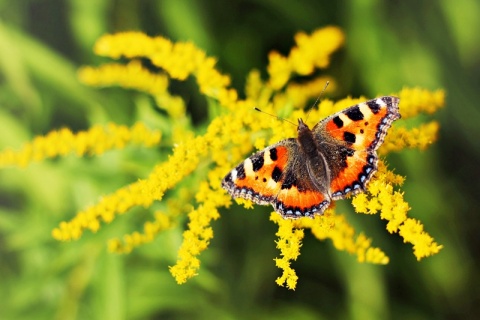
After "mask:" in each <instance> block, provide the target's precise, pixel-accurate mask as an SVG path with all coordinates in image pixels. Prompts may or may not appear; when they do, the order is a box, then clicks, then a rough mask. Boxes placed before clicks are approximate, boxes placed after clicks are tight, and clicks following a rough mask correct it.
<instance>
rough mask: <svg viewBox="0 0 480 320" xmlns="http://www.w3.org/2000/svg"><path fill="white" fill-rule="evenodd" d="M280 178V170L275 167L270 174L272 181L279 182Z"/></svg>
mask: <svg viewBox="0 0 480 320" xmlns="http://www.w3.org/2000/svg"><path fill="white" fill-rule="evenodd" d="M281 177H282V169H280V168H279V167H275V168H274V169H273V172H272V179H273V181H275V182H278V181H280V178H281ZM282 187H283V186H282Z"/></svg>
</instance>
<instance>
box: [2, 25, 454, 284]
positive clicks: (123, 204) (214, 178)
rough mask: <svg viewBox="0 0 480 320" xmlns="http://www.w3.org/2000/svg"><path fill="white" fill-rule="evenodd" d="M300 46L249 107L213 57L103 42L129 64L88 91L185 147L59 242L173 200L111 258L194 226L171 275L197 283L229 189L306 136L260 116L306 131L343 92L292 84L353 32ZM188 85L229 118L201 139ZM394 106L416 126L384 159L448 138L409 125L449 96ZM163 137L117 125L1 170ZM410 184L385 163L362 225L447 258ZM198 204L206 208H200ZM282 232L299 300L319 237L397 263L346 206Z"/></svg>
mask: <svg viewBox="0 0 480 320" xmlns="http://www.w3.org/2000/svg"><path fill="white" fill-rule="evenodd" d="M295 42H296V45H295V46H294V47H293V48H292V49H291V50H290V53H289V54H288V55H287V56H282V55H281V54H279V53H277V52H271V53H270V54H269V57H268V58H269V65H268V66H267V72H268V75H269V78H268V79H266V80H263V79H262V78H261V76H260V72H259V71H257V70H253V71H252V72H250V74H249V75H248V77H247V83H246V89H245V96H246V98H245V99H240V98H239V96H238V94H237V92H236V91H235V90H234V89H232V88H230V87H229V86H230V77H229V76H228V75H225V74H222V73H221V72H219V71H218V70H217V69H216V59H214V58H212V57H208V56H207V55H206V54H205V52H204V51H202V50H200V49H198V48H197V47H195V45H193V44H192V43H189V42H177V43H173V42H171V41H170V40H168V39H165V38H163V37H149V36H147V35H145V34H143V33H139V32H125V33H118V34H113V35H106V36H103V37H102V38H100V39H99V40H98V42H97V44H96V45H95V52H96V53H97V54H99V55H103V56H106V57H110V58H112V59H119V58H125V59H127V60H128V61H127V62H126V63H125V64H123V63H119V62H117V63H108V64H104V65H101V66H99V67H84V68H82V69H81V70H80V71H79V77H80V79H81V81H83V82H84V83H86V84H88V85H92V86H112V85H115V86H120V87H123V88H129V89H135V90H138V91H140V92H144V93H146V94H149V95H151V96H152V97H153V98H154V99H155V101H156V102H157V104H158V107H159V108H162V109H164V110H165V111H166V112H167V114H168V117H169V118H170V119H172V121H171V122H172V125H171V126H172V128H171V130H170V131H169V132H168V133H164V134H165V135H166V136H168V137H170V135H171V140H172V141H173V142H174V147H173V150H172V153H171V155H170V156H169V157H168V159H167V160H165V161H163V162H161V163H159V164H157V165H156V166H155V167H154V168H153V169H152V171H151V173H150V174H149V175H148V176H147V177H144V178H143V179H140V180H139V181H137V182H134V183H132V184H130V185H128V186H125V187H123V188H120V189H118V190H116V191H115V192H113V193H111V194H109V195H105V196H103V197H102V198H101V199H100V200H99V201H98V203H96V204H94V205H92V206H90V207H88V208H86V209H84V210H82V211H80V212H79V213H78V214H77V215H76V216H75V217H74V218H72V219H71V220H70V221H67V222H62V223H60V225H59V226H58V227H57V228H55V229H54V230H53V232H52V234H53V237H54V238H55V239H58V240H62V241H68V240H74V239H78V238H80V237H81V236H82V234H83V233H84V232H85V231H86V230H90V231H92V232H97V231H98V230H99V229H101V227H102V224H103V223H109V222H111V221H113V220H114V219H117V218H118V216H119V215H121V214H125V213H127V212H128V211H129V210H130V209H131V208H133V207H136V206H142V207H144V208H149V207H150V206H151V204H152V203H153V202H154V201H160V200H163V202H162V204H163V207H162V209H161V210H159V211H156V212H155V213H154V217H153V219H152V220H151V221H147V222H145V223H144V226H143V230H142V232H139V231H134V232H132V233H131V234H128V235H125V236H123V239H121V240H120V239H112V240H111V241H110V242H109V249H110V250H111V251H113V252H118V253H129V252H131V251H132V250H133V249H134V248H135V247H137V246H140V245H143V244H146V243H149V242H151V241H153V240H154V239H155V237H156V236H157V235H158V234H159V233H160V232H162V231H164V230H167V229H169V228H172V227H179V225H181V224H179V223H178V222H179V221H182V219H184V218H185V217H188V225H187V229H186V230H185V231H184V232H183V242H182V244H181V245H180V248H179V252H178V259H177V263H176V264H175V265H174V266H171V267H170V272H171V274H172V275H173V277H174V278H175V279H176V281H177V282H178V283H184V282H186V281H187V280H188V279H190V278H191V277H193V276H195V275H197V274H198V272H199V268H200V258H199V256H200V254H201V253H202V252H203V251H204V250H206V249H207V248H208V245H209V243H210V241H211V239H212V238H213V235H214V232H213V229H212V227H211V222H212V221H213V220H215V219H218V218H219V217H220V214H219V210H218V209H219V208H222V207H229V206H230V205H231V204H232V199H231V198H230V197H229V196H228V195H227V194H226V192H225V191H224V190H223V189H221V187H220V185H221V180H222V178H223V177H224V176H225V174H226V173H227V172H229V170H231V168H232V167H233V166H234V165H236V164H237V163H239V162H240V161H242V160H243V159H244V158H245V157H246V156H248V155H250V154H251V153H252V151H253V150H255V149H261V148H264V147H265V146H266V145H268V144H270V143H275V142H278V141H279V140H281V139H285V138H290V137H294V136H295V135H296V126H295V125H292V124H291V123H289V122H287V121H282V122H281V121H278V120H277V119H275V118H274V117H268V116H258V114H257V113H255V112H254V111H253V107H259V108H262V110H263V111H265V112H268V113H271V114H274V115H277V114H278V115H280V116H283V117H286V118H287V117H288V119H296V118H303V119H306V114H305V112H304V108H305V107H308V106H307V105H306V104H307V103H308V102H309V101H310V100H311V99H312V98H315V97H316V96H317V95H318V94H319V93H320V91H321V90H322V88H323V87H324V85H325V82H326V81H327V80H328V81H330V82H331V85H330V87H329V90H334V89H335V86H336V85H337V84H336V83H335V81H334V79H332V77H331V76H329V75H327V74H322V75H321V76H317V77H315V78H309V79H308V81H301V82H300V83H299V82H296V81H294V80H293V79H292V77H293V76H295V78H298V77H302V76H306V75H308V76H310V77H311V76H312V75H314V73H316V72H317V71H318V70H319V69H325V68H327V67H328V65H329V61H330V59H331V55H332V54H333V53H334V52H335V51H336V50H337V49H338V48H339V47H340V46H341V45H342V44H343V42H344V35H343V33H342V31H341V30H340V29H339V28H337V27H326V28H322V29H319V30H316V31H314V32H313V33H312V34H306V33H299V34H297V35H296V36H295ZM140 59H142V60H148V61H149V62H150V63H151V64H153V65H154V66H155V67H157V68H159V69H160V70H161V71H158V72H152V71H150V70H148V69H146V68H144V67H143V66H142V64H141V63H140ZM188 77H193V78H194V79H195V81H196V82H197V85H198V90H199V92H200V93H201V94H203V95H205V96H206V97H208V98H209V103H210V104H211V106H212V109H214V107H217V108H215V110H220V111H219V112H220V114H219V115H217V116H216V117H214V118H213V119H211V121H210V123H209V124H208V125H207V126H205V127H204V129H203V130H202V131H201V133H199V132H198V130H197V129H195V128H193V127H192V126H191V122H190V119H189V116H188V115H187V114H186V112H185V102H184V101H183V99H182V98H181V97H178V96H174V95H171V93H170V92H169V83H170V80H171V79H175V80H178V81H184V80H186V79H187V78H188ZM302 80H305V79H302ZM394 95H396V96H399V97H400V99H401V103H400V112H401V114H402V118H403V119H404V120H402V121H398V122H396V123H395V125H394V126H393V127H392V128H391V130H390V132H389V134H388V135H387V137H386V140H385V142H384V144H383V145H382V147H381V148H380V150H379V154H380V155H382V156H384V155H386V154H388V153H389V152H392V151H401V150H403V149H405V148H418V149H424V148H427V147H428V146H429V145H430V144H431V143H433V142H435V140H436V138H437V134H438V130H439V124H438V122H436V121H434V120H432V121H430V122H428V123H424V124H417V125H411V124H410V125H407V124H408V119H409V118H412V117H415V116H416V115H418V114H419V113H428V114H433V113H434V112H435V111H437V110H438V109H439V108H441V107H442V106H443V104H444V97H445V94H444V92H443V91H441V90H439V91H435V92H430V91H428V90H424V89H419V88H413V89H410V88H405V89H403V90H401V91H400V92H398V93H397V94H394ZM364 99H365V98H363V97H361V98H358V99H353V98H346V99H341V100H338V101H335V102H334V101H330V100H327V99H325V100H322V101H321V102H320V103H319V105H318V107H316V108H314V109H312V110H311V113H310V114H309V118H308V119H307V120H308V122H309V125H310V126H312V125H314V124H315V123H316V122H317V121H318V119H322V118H324V117H326V116H328V115H330V114H331V113H333V112H337V111H339V110H342V109H344V108H346V107H348V106H351V105H353V104H355V103H358V102H360V101H362V100H364ZM160 137H161V135H160V132H158V131H154V130H149V129H147V127H146V126H145V125H143V124H141V123H138V124H135V125H134V126H133V127H131V128H127V127H125V126H118V125H115V124H108V125H107V126H93V127H92V128H91V129H89V130H87V131H84V132H78V133H76V134H74V133H72V132H70V131H69V130H68V129H62V130H58V131H52V132H51V133H48V134H47V135H45V136H41V137H36V138H34V139H33V141H32V142H30V143H27V144H26V145H25V146H24V147H23V148H22V149H20V150H19V151H13V150H11V149H7V150H4V151H3V152H0V166H3V167H5V166H14V165H15V166H26V165H28V164H29V163H30V162H32V161H40V160H43V159H46V158H52V157H58V156H64V155H67V154H69V153H76V154H77V155H78V156H81V155H85V154H91V155H100V154H102V153H104V152H106V151H107V150H111V149H120V148H123V147H124V146H125V145H126V144H127V143H137V144H143V145H145V146H147V147H149V146H154V145H158V144H160V143H161V141H160ZM404 179H405V178H404V177H402V176H401V175H398V174H395V173H394V172H393V171H391V170H388V169H387V167H386V166H385V165H384V164H383V161H381V162H380V165H379V170H378V172H377V173H376V175H375V177H374V179H372V181H371V182H370V183H369V185H368V189H367V192H365V193H362V194H358V195H356V196H355V197H353V199H352V204H353V206H354V208H355V211H356V212H357V213H364V214H370V215H373V214H377V213H378V214H379V216H380V218H381V219H385V220H387V230H388V231H389V232H391V233H399V234H400V236H402V237H403V239H404V241H405V242H408V243H411V244H412V245H413V251H414V254H415V256H416V257H417V259H421V258H423V257H427V256H429V255H432V254H436V253H437V252H439V250H440V249H441V248H442V246H441V245H438V244H437V243H435V241H434V239H433V238H432V237H431V236H430V235H429V234H428V233H426V231H425V230H424V226H423V225H422V224H421V222H420V221H418V220H416V219H413V218H409V217H408V215H407V213H408V212H409V210H410V209H411V208H410V206H409V204H408V203H407V202H406V201H405V199H404V197H403V192H402V191H401V189H400V187H401V185H402V183H403V182H404ZM167 191H170V192H169V197H168V198H167V199H164V195H165V193H166V192H167ZM194 199H195V202H196V205H195V206H194V205H192V204H191V203H192V202H193V201H194ZM238 202H239V203H242V204H243V205H244V206H246V207H251V206H252V203H251V202H249V201H238ZM270 220H271V221H272V222H273V223H275V224H277V225H278V231H277V233H276V235H277V237H278V240H277V241H276V244H277V248H278V249H279V250H280V258H276V259H275V264H276V265H277V266H278V267H279V268H280V269H281V270H282V275H281V276H280V277H278V278H277V280H276V282H277V283H278V284H279V285H281V286H286V287H287V288H289V289H295V287H296V284H297V281H298V276H297V274H296V272H295V270H294V269H293V268H292V266H291V262H292V261H295V260H296V259H297V258H298V257H299V255H300V249H301V245H302V240H303V238H304V236H305V232H304V231H305V230H307V229H310V231H311V233H312V235H313V236H314V237H316V238H317V239H319V240H325V239H330V240H331V242H332V244H333V246H334V247H335V248H336V249H337V250H340V251H346V252H348V253H350V254H352V255H355V256H356V258H357V260H358V261H359V262H369V263H376V264H386V263H388V262H389V257H388V256H387V255H386V254H385V253H384V252H383V251H382V250H381V249H380V248H377V247H374V246H372V240H371V239H370V238H368V237H367V236H366V235H364V234H363V233H358V232H357V231H356V230H355V228H354V227H353V226H352V225H351V224H350V223H349V222H348V216H347V215H345V214H341V213H339V212H337V210H336V208H335V206H334V205H332V206H330V208H328V209H327V210H326V211H325V213H324V215H322V216H316V217H315V218H314V219H309V218H302V219H298V220H285V219H283V218H281V216H280V215H278V214H277V213H272V214H271V216H270Z"/></svg>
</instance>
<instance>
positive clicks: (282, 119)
mask: <svg viewBox="0 0 480 320" xmlns="http://www.w3.org/2000/svg"><path fill="white" fill-rule="evenodd" d="M255 110H256V111H258V112H261V113H265V114H267V115H269V116H270V117H274V118H277V119H278V120H280V121H285V122H288V123H291V124H293V125H294V126H295V127H296V126H297V125H296V124H295V123H293V122H292V121H290V120H287V119H284V118H281V117H279V116H276V115H274V114H271V113H268V112H265V111H263V110H260V109H258V108H257V107H255Z"/></svg>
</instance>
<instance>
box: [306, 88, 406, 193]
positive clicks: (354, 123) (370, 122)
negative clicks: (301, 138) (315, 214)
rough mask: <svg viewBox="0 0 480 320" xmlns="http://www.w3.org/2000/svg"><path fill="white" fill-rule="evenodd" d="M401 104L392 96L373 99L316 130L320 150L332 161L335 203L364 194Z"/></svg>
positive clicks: (323, 123) (323, 122)
mask: <svg viewBox="0 0 480 320" xmlns="http://www.w3.org/2000/svg"><path fill="white" fill-rule="evenodd" d="M398 103H399V99H398V98H397V97H391V96H385V97H381V98H376V99H372V100H369V101H366V102H363V103H360V104H357V105H354V106H352V107H350V108H347V109H345V110H343V111H340V112H338V113H335V114H333V115H332V116H330V117H328V118H326V119H324V120H322V121H321V122H319V123H318V124H317V125H316V126H315V127H314V128H313V132H314V137H315V139H316V141H317V144H318V146H319V149H320V150H321V152H322V153H323V154H324V155H325V157H326V158H327V159H329V164H330V194H331V197H332V199H334V200H337V199H342V198H345V197H346V196H347V195H348V194H349V193H353V194H356V193H358V192H360V191H363V190H365V186H366V183H367V182H368V181H369V180H370V179H371V177H372V175H373V174H374V173H375V172H376V171H377V163H378V157H377V154H376V150H377V149H378V148H379V147H380V145H381V144H382V143H383V141H384V139H385V135H386V134H387V130H388V129H389V128H390V126H391V125H392V122H393V121H395V120H397V119H399V118H400V113H399V111H398Z"/></svg>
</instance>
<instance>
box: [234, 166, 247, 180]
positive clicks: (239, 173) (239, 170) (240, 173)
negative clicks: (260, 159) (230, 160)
mask: <svg viewBox="0 0 480 320" xmlns="http://www.w3.org/2000/svg"><path fill="white" fill-rule="evenodd" d="M235 170H237V179H240V180H242V179H245V177H246V175H245V167H244V165H243V162H242V163H240V164H239V165H238V167H236V168H235Z"/></svg>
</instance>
